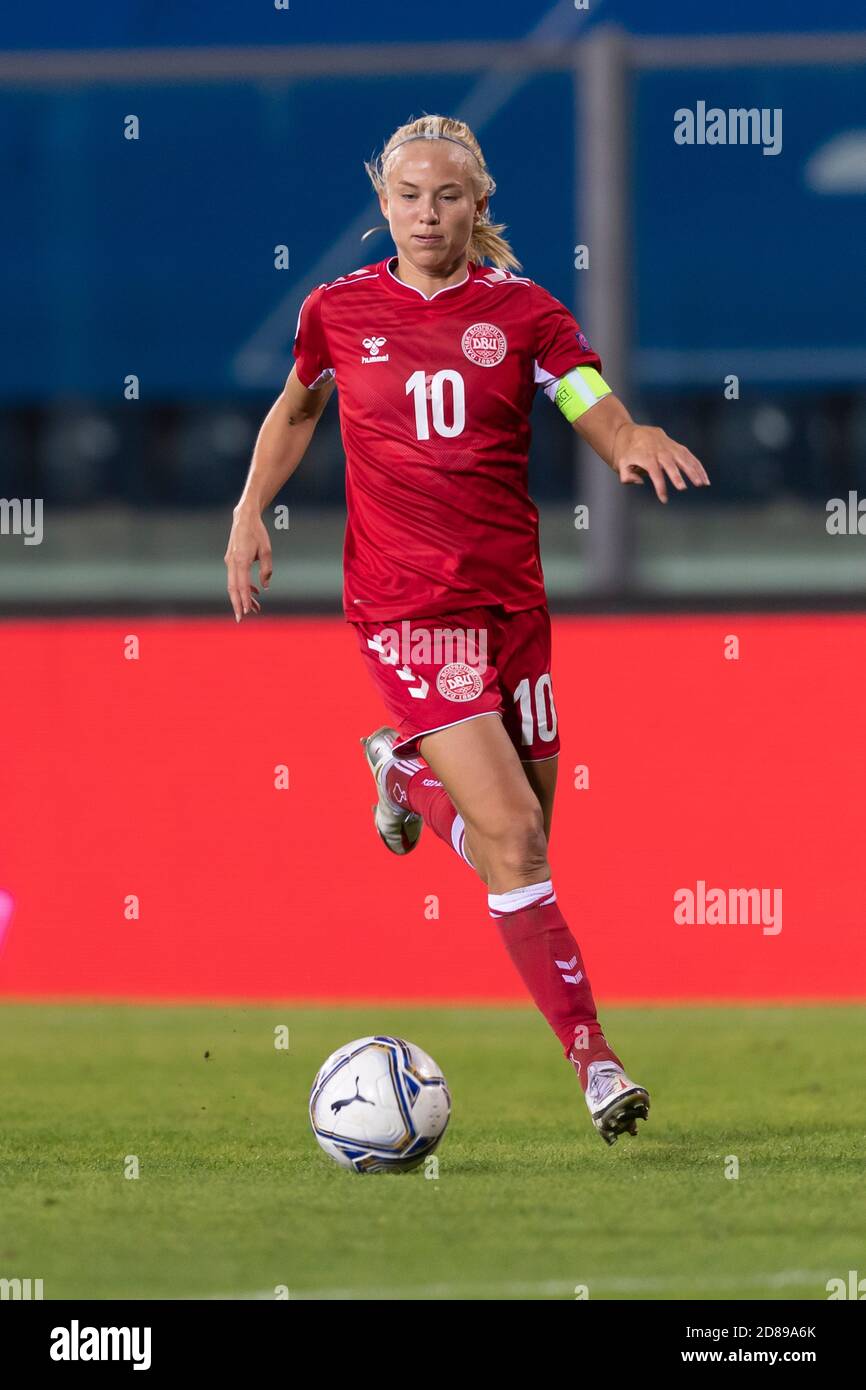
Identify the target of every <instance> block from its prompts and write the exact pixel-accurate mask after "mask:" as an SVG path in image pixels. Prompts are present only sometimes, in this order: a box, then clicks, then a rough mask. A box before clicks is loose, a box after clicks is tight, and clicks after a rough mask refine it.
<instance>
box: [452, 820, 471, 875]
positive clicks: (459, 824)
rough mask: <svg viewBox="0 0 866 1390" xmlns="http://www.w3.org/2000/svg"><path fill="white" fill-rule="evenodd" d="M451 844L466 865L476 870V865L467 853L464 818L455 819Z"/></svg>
mask: <svg viewBox="0 0 866 1390" xmlns="http://www.w3.org/2000/svg"><path fill="white" fill-rule="evenodd" d="M451 844H452V845H453V846H454V850H455V852H456V853H457V854H459V855H460V858H461V859H462V860H463V862H464V864H468V865H469V867H470V869H474V868H475V865H474V864H473V863H472V860H471V859H470V858H469V856H468V855H467V853H466V822H465V821H464V819H463V817H462V816H455V817H454V824H453V825H452V827H451Z"/></svg>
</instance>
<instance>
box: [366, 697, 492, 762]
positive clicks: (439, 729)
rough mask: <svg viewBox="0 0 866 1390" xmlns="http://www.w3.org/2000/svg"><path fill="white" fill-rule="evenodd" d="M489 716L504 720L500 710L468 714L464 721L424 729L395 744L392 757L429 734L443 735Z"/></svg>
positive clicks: (420, 754)
mask: <svg viewBox="0 0 866 1390" xmlns="http://www.w3.org/2000/svg"><path fill="white" fill-rule="evenodd" d="M488 714H495V715H497V716H498V717H499V718H500V719H502V711H501V710H498V709H481V710H479V711H478V713H477V714H466V715H464V716H463V718H462V719H452V720H449V722H448V723H447V724H437V726H436V728H435V729H422V730H421V732H420V733H417V734H410V735H409V737H408V738H404V739H402V740H401V742H400V743H395V744H394V745H393V747H392V749H391V756H392V757H396V756H397V750H398V749H399V748H405V746H406V744H407V743H414V742H415V741H416V739H419V738H426V737H427V735H428V734H438V733H441V732H442V730H443V729H453V728H454V727H455V725H457V724H468V723H469V720H470V719H484V718H485V716H486V715H488ZM423 756H424V754H423V753H422V752H421V751H420V750H419V752H418V757H419V758H423Z"/></svg>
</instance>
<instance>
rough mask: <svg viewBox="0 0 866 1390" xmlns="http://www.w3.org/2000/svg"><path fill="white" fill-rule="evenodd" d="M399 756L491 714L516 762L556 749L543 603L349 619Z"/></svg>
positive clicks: (547, 618) (547, 628)
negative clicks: (425, 739) (515, 609)
mask: <svg viewBox="0 0 866 1390" xmlns="http://www.w3.org/2000/svg"><path fill="white" fill-rule="evenodd" d="M352 626H353V627H354V628H355V631H356V632H357V634H358V642H359V644H360V647H361V651H362V652H363V654H364V656H365V657H366V660H367V669H368V671H369V672H370V675H371V676H372V678H373V681H374V683H375V685H376V686H377V687H378V689H379V692H380V694H381V696H382V699H383V700H384V702H385V706H386V708H387V710H388V713H389V715H390V716H391V721H392V723H393V725H394V727H395V728H396V730H397V737H398V740H399V741H398V743H397V744H396V745H395V748H399V750H400V752H401V753H404V754H407V755H412V754H416V753H417V752H418V743H417V740H418V739H419V738H420V737H422V736H423V735H424V734H432V733H435V732H436V731H437V730H439V729H447V728H448V727H449V726H450V725H451V724H460V723H462V722H463V720H466V719H474V718H476V717H477V716H478V715H480V714H498V715H500V717H501V718H502V720H503V722H504V724H505V729H506V732H507V733H508V736H509V738H510V739H511V742H512V743H513V744H514V746H515V748H516V749H517V752H518V754H519V755H520V758H521V760H522V761H523V762H541V761H542V760H543V759H544V758H553V757H555V756H556V755H557V753H558V752H559V733H558V731H557V721H556V706H555V705H554V702H553V687H552V684H551V679H550V614H549V613H548V611H547V606H546V605H544V604H542V605H541V606H540V607H538V608H528V609H526V610H524V611H523V612H520V613H507V612H506V611H505V609H504V608H503V607H502V606H501V605H497V606H495V607H481V608H463V609H461V610H460V611H459V612H455V613H447V614H442V613H439V614H437V615H436V616H435V617H432V618H404V619H402V620H401V619H399V618H393V619H390V618H389V619H387V620H381V619H380V620H379V621H377V622H361V623H353V624H352Z"/></svg>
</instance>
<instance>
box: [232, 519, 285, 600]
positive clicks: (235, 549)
mask: <svg viewBox="0 0 866 1390" xmlns="http://www.w3.org/2000/svg"><path fill="white" fill-rule="evenodd" d="M224 558H225V562H226V566H227V568H228V591H229V598H230V599H231V605H232V609H233V610H234V615H235V618H236V620H237V621H238V622H240V620H241V618H242V617H244V616H245V615H246V614H248V613H260V612H261V611H262V606H261V604H260V603H259V600H258V598H257V597H256V596H257V594H258V592H259V591H258V589H257V588H256V586H255V584H253V583H252V567H253V564H254V563H255V561H256V560H258V562H259V579H260V581H261V585H262V588H263V589H266V588H267V587H268V585H269V584H270V582H271V575H272V573H273V556H272V553H271V540H270V537H269V535H268V531H267V527H266V526H265V523H264V522H263V521H262V519H261V517H260V516H259V515H258V513H250V512H244V511H235V514H234V521H233V523H232V529H231V535H230V536H229V543H228V547H227V549H226V553H225V557H224Z"/></svg>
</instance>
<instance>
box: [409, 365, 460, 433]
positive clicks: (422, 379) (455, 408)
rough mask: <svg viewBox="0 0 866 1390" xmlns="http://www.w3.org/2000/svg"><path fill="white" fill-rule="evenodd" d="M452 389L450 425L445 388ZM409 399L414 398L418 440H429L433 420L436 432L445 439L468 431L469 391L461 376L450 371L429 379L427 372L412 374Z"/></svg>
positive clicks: (439, 373)
mask: <svg viewBox="0 0 866 1390" xmlns="http://www.w3.org/2000/svg"><path fill="white" fill-rule="evenodd" d="M446 385H448V386H449V387H450V388H451V389H450V391H449V393H448V394H449V395H450V397H451V401H450V407H451V408H450V411H449V414H450V416H451V424H450V425H449V424H447V423H446V420H445V387H446ZM406 395H407V396H412V395H414V397H415V435H416V438H418V439H429V438H430V417H431V415H432V418H433V428H434V430H435V431H436V433H437V434H438V435H441V436H442V438H443V439H453V438H454V436H455V435H456V434H462V433H463V430H464V429H465V427H466V391H465V388H464V384H463V378H462V376H461V375H460V373H459V372H455V371H452V370H451V369H450V368H449V369H446V370H445V371H442V372H435V373H434V374H433V375H432V376H428V375H427V374H426V373H425V372H421V371H418V372H413V373H412V375H411V376H410V378H409V380H408V381H407V382H406Z"/></svg>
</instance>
